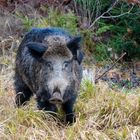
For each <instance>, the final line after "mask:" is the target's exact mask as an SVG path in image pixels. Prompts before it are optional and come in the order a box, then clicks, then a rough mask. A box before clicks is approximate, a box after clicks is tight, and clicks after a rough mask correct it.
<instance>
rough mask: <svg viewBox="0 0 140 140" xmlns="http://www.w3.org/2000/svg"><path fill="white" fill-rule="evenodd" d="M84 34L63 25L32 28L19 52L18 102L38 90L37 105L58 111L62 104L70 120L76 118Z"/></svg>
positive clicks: (16, 81) (17, 59)
mask: <svg viewBox="0 0 140 140" xmlns="http://www.w3.org/2000/svg"><path fill="white" fill-rule="evenodd" d="M80 41H81V37H79V36H77V37H73V36H71V35H70V34H69V33H68V32H66V31H64V30H63V29H61V28H43V29H38V28H35V29H32V30H31V31H30V32H29V33H27V34H26V35H25V37H24V39H23V41H22V42H21V44H20V46H19V48H18V51H17V56H16V61H15V62H16V66H15V91H16V99H15V102H16V105H17V106H18V107H19V106H21V105H24V104H25V103H26V102H27V101H28V100H29V99H30V97H31V96H32V95H33V94H35V96H36V101H37V106H38V108H39V109H43V110H45V111H53V112H56V111H57V107H56V104H60V105H61V106H62V108H63V110H64V112H65V113H66V122H67V123H72V122H75V119H76V118H75V114H74V110H73V105H74V103H75V100H76V97H77V95H78V90H79V87H80V83H81V79H82V64H81V63H82V60H83V56H84V55H83V51H82V49H81V47H80Z"/></svg>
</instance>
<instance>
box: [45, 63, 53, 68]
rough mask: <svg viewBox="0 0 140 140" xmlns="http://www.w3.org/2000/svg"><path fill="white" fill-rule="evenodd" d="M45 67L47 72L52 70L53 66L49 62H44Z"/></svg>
mask: <svg viewBox="0 0 140 140" xmlns="http://www.w3.org/2000/svg"><path fill="white" fill-rule="evenodd" d="M46 66H47V69H48V70H53V65H52V63H51V62H46Z"/></svg>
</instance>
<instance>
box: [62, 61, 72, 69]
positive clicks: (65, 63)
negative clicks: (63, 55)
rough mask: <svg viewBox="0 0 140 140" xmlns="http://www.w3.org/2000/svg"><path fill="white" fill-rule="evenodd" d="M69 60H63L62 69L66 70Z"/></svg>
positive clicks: (68, 67)
mask: <svg viewBox="0 0 140 140" xmlns="http://www.w3.org/2000/svg"><path fill="white" fill-rule="evenodd" d="M70 64H71V63H70V61H65V62H64V63H63V67H62V69H63V70H68V69H70Z"/></svg>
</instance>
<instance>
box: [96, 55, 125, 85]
mask: <svg viewBox="0 0 140 140" xmlns="http://www.w3.org/2000/svg"><path fill="white" fill-rule="evenodd" d="M125 55H126V52H125V53H123V54H122V55H121V56H120V57H119V58H118V59H117V60H116V61H115V62H114V64H113V65H112V66H111V67H110V68H109V69H107V70H106V71H105V72H104V73H103V74H102V75H100V76H99V77H98V78H96V79H95V83H97V81H98V80H99V79H100V78H102V77H103V76H104V75H105V74H106V73H107V72H109V71H110V70H111V69H112V68H113V67H114V66H115V65H116V63H117V62H118V61H119V60H121V59H122V58H123V57H124V56H125Z"/></svg>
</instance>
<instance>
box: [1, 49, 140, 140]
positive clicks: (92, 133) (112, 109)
mask: <svg viewBox="0 0 140 140" xmlns="http://www.w3.org/2000/svg"><path fill="white" fill-rule="evenodd" d="M10 52H11V53H10ZM14 57H15V53H14V52H13V51H8V52H5V54H3V55H1V56H0V60H1V71H0V139H2V140H19V139H22V140H28V139H29V140H44V139H46V140H79V139H80V140H90V139H92V140H93V139H95V140H108V139H115V140H123V139H124V140H139V139H140V89H135V90H131V91H129V93H125V92H124V91H113V90H112V89H109V88H108V86H107V85H106V84H105V83H99V84H98V85H96V86H93V85H92V84H91V83H90V82H88V81H85V82H83V83H82V86H81V91H80V95H79V98H78V100H77V103H76V105H75V111H76V115H77V122H76V123H75V124H73V125H72V126H67V125H64V124H62V123H61V122H60V121H58V120H57V119H55V118H53V117H52V116H50V115H48V113H45V112H43V111H38V110H37V109H36V104H35V101H34V99H32V100H31V101H30V103H29V105H27V106H25V107H22V108H19V109H18V108H15V104H14V89H13V68H14Z"/></svg>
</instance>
